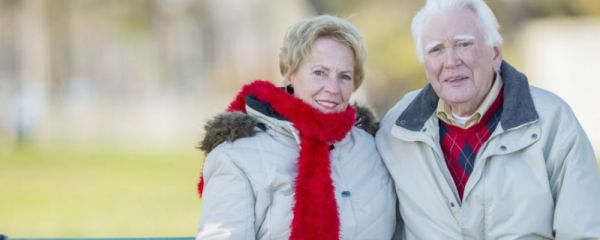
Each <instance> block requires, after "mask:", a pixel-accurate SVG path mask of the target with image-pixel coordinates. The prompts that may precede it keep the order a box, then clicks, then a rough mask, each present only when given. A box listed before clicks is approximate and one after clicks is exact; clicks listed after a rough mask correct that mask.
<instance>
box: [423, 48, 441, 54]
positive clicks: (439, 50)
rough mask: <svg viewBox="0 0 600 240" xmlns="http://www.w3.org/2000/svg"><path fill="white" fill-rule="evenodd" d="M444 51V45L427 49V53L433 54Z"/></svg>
mask: <svg viewBox="0 0 600 240" xmlns="http://www.w3.org/2000/svg"><path fill="white" fill-rule="evenodd" d="M441 51H442V47H434V48H432V49H429V51H427V53H429V54H432V53H438V52H441Z"/></svg>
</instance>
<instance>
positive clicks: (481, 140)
mask: <svg viewBox="0 0 600 240" xmlns="http://www.w3.org/2000/svg"><path fill="white" fill-rule="evenodd" d="M412 33H413V37H414V40H415V43H416V46H417V52H418V56H419V59H420V61H421V62H422V63H423V65H424V68H425V72H426V76H427V80H428V81H429V84H428V85H427V86H425V87H424V88H422V89H420V90H417V91H414V92H412V93H409V94H407V95H406V96H405V97H404V98H403V99H402V100H400V101H399V102H398V103H397V104H396V106H394V107H393V108H392V109H391V110H390V111H389V112H388V113H387V114H386V116H385V117H384V119H383V120H382V125H381V129H380V130H379V132H378V133H377V146H378V148H379V150H380V152H381V155H382V156H383V159H384V162H385V164H386V165H387V167H388V169H389V171H390V173H391V175H392V176H393V179H394V181H395V184H396V193H397V194H398V198H399V211H400V215H401V216H402V218H401V219H402V221H403V230H404V231H403V233H402V235H403V237H404V238H405V239H553V238H556V239H583V238H586V239H600V178H599V176H598V172H597V167H596V162H595V156H594V153H593V150H592V147H591V144H590V142H589V140H588V138H587V137H586V134H585V133H584V131H583V129H582V128H581V126H580V125H579V123H578V122H577V119H576V118H575V115H574V114H573V112H572V111H571V109H570V108H569V106H568V105H567V104H566V103H565V102H564V101H563V100H561V99H560V98H559V97H558V96H556V95H554V94H552V93H550V92H547V91H544V90H541V89H538V88H535V87H531V86H529V85H528V83H527V77H526V76H525V75H524V74H522V73H520V72H519V71H517V70H516V69H515V68H514V67H512V66H511V65H509V64H508V63H507V62H505V61H503V60H502V48H501V43H502V38H501V37H500V34H499V32H498V23H497V20H496V18H495V16H494V14H493V13H492V11H491V10H490V8H489V7H488V6H487V5H486V4H485V2H483V1H482V0H438V1H432V0H430V1H428V2H427V4H426V6H425V7H424V8H423V9H422V10H421V11H420V12H419V13H418V14H417V15H416V16H415V17H414V19H413V24H412Z"/></svg>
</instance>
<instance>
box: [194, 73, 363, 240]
mask: <svg viewBox="0 0 600 240" xmlns="http://www.w3.org/2000/svg"><path fill="white" fill-rule="evenodd" d="M249 95H252V96H254V97H256V98H257V99H258V100H260V101H262V102H265V103H268V104H270V105H271V107H272V108H273V109H274V110H275V111H276V112H277V113H279V114H281V115H282V116H283V117H285V118H286V119H287V120H288V121H290V122H291V123H293V124H294V127H295V128H296V129H297V130H298V132H299V133H300V156H299V159H298V175H297V176H296V185H295V203H294V206H293V209H292V211H293V213H294V217H293V219H292V224H291V235H290V239H294V240H305V239H324V240H330V239H331V240H334V239H335V240H337V239H339V238H340V236H339V231H340V220H339V217H338V209H337V204H336V201H335V196H334V187H333V182H332V180H331V166H330V159H329V155H330V153H329V151H330V150H329V148H330V145H331V144H333V143H335V142H338V141H340V140H342V139H343V138H344V137H345V136H346V135H347V134H348V132H349V131H350V129H351V128H352V126H353V125H354V121H355V115H356V111H355V110H354V109H353V108H352V107H348V108H347V109H346V110H345V111H343V112H340V113H332V114H325V113H322V112H320V111H319V110H317V109H315V108H313V107H311V106H310V105H308V104H306V103H305V102H303V101H302V100H300V99H298V98H296V97H294V96H292V95H290V94H288V93H287V92H285V91H284V90H282V89H279V88H277V87H276V86H275V85H273V84H272V83H270V82H267V81H260V80H257V81H254V82H252V83H250V84H247V85H245V86H244V87H243V88H242V90H241V91H240V92H239V93H238V95H237V97H236V98H235V100H234V101H233V102H232V103H231V104H230V105H229V108H227V111H230V112H231V111H242V112H246V110H245V99H246V96H249ZM203 186H204V181H203V179H202V178H201V179H200V183H199V184H198V190H199V192H200V193H202V189H203Z"/></svg>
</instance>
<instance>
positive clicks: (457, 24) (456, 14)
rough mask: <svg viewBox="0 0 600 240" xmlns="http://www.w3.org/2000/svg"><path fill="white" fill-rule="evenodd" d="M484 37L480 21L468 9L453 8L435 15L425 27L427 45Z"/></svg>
mask: <svg viewBox="0 0 600 240" xmlns="http://www.w3.org/2000/svg"><path fill="white" fill-rule="evenodd" d="M482 36H483V34H482V31H481V26H480V24H479V19H478V18H477V16H476V15H475V13H474V12H473V11H472V10H471V9H468V8H451V9H446V10H445V11H441V12H438V13H436V14H433V15H432V16H430V17H429V18H428V19H427V20H426V21H425V24H424V26H423V41H424V43H425V45H428V43H429V42H434V41H449V40H476V39H478V38H481V37H482Z"/></svg>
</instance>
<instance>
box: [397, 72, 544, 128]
mask: <svg viewBox="0 0 600 240" xmlns="http://www.w3.org/2000/svg"><path fill="white" fill-rule="evenodd" d="M500 75H501V76H502V80H503V81H504V104H503V109H504V110H503V112H502V116H501V118H500V123H501V126H502V128H504V129H511V128H514V127H518V126H521V125H523V124H526V123H530V122H533V121H536V120H537V119H538V115H537V112H536V110H535V106H534V104H533V99H532V97H531V92H530V90H529V84H528V82H527V76H525V75H524V74H523V73H521V72H519V71H518V70H516V69H515V68H514V67H513V66H511V65H510V64H508V63H507V62H506V61H502V65H501V67H500ZM438 100H439V97H438V96H437V94H436V93H435V91H434V90H433V87H432V86H431V84H427V86H425V87H424V88H423V89H422V90H421V92H419V94H418V95H417V96H416V97H415V99H414V100H413V101H412V102H411V103H410V104H409V105H408V107H407V108H406V109H405V110H404V111H403V112H402V114H400V117H398V118H397V119H396V125H397V126H400V127H403V128H406V129H408V130H411V131H420V130H421V129H422V128H423V126H424V125H425V122H426V121H427V120H428V119H429V118H431V116H432V114H434V112H435V110H436V108H437V103H438Z"/></svg>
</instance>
